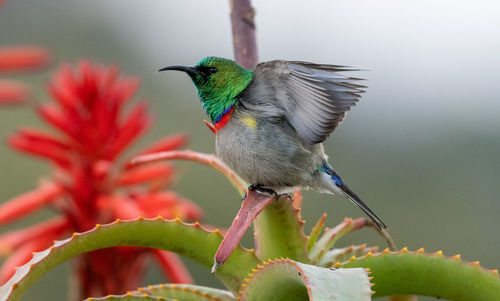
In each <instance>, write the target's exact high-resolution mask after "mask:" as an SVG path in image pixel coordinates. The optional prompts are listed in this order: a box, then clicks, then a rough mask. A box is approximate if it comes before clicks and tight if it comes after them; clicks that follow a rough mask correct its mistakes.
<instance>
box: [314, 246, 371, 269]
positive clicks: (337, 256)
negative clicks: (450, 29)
mask: <svg viewBox="0 0 500 301" xmlns="http://www.w3.org/2000/svg"><path fill="white" fill-rule="evenodd" d="M376 251H377V247H371V248H367V247H366V244H362V245H359V246H353V245H352V246H349V247H346V248H341V249H332V250H330V251H328V252H326V254H325V256H323V258H321V261H320V262H319V264H318V265H319V266H321V267H331V266H332V265H333V264H335V263H336V262H337V261H338V262H344V261H347V260H349V259H350V258H351V257H353V256H354V257H361V256H363V255H365V254H366V253H368V252H371V253H375V252H376Z"/></svg>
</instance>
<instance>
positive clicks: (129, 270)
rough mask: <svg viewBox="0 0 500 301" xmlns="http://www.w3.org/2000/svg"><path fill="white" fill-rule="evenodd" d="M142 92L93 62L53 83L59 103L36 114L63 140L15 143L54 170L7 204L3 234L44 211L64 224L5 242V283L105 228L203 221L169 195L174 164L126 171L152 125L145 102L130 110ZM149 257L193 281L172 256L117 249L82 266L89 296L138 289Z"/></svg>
mask: <svg viewBox="0 0 500 301" xmlns="http://www.w3.org/2000/svg"><path fill="white" fill-rule="evenodd" d="M0 57H1V56H0ZM0 68H1V60H0ZM138 86H139V81H138V79H137V78H128V77H121V76H119V70H118V68H117V67H102V66H97V65H95V64H91V63H90V62H86V61H83V62H80V63H79V65H78V67H77V68H76V69H72V68H71V67H70V66H69V65H63V66H62V67H61V68H60V69H59V70H58V71H57V72H56V74H55V75H54V77H53V79H52V81H51V82H50V83H49V84H48V91H49V94H50V95H51V97H52V98H53V100H54V101H53V102H48V103H45V104H42V105H40V106H38V107H37V114H38V115H39V116H40V117H41V118H42V119H43V120H44V121H45V122H47V123H48V124H49V125H51V126H52V127H53V128H54V129H55V132H54V133H49V132H45V131H41V130H37V129H21V130H19V131H18V132H17V133H16V134H14V135H12V136H11V137H10V138H9V139H8V143H9V145H10V146H11V147H13V148H14V149H16V150H18V151H21V152H24V153H27V154H29V155H34V156H36V157H39V158H41V159H43V160H46V161H49V162H50V163H51V164H52V165H53V167H54V168H53V173H52V175H50V176H48V177H46V178H45V179H43V180H41V182H40V185H39V186H38V188H36V189H35V190H33V191H31V192H27V193H25V194H23V195H20V196H18V197H15V198H13V199H11V200H8V201H7V202H5V203H3V204H2V205H0V226H1V225H4V224H6V223H8V222H11V221H15V220H18V219H20V218H22V217H24V216H26V215H28V214H30V213H33V212H35V211H37V210H39V209H40V208H43V207H51V208H53V209H55V210H56V211H57V212H58V216H57V217H55V218H52V219H50V220H48V221H45V222H42V223H39V224H36V225H33V226H31V227H28V228H25V229H21V230H15V231H12V232H8V233H5V234H2V235H0V256H2V255H3V256H8V257H7V259H6V261H5V262H4V263H3V266H2V268H1V269H0V282H4V281H5V280H6V279H8V277H9V276H11V275H12V273H13V272H14V267H16V266H19V265H21V264H24V263H25V262H26V261H28V260H29V259H30V258H31V256H32V252H33V251H40V250H43V249H45V248H47V247H49V246H50V245H52V243H53V241H54V240H57V239H62V238H65V237H67V236H69V235H71V233H73V232H84V231H87V230H89V229H91V228H93V227H94V226H95V225H96V224H100V223H103V224H104V223H109V222H112V221H114V220H116V219H134V218H137V217H139V216H142V217H145V218H151V217H156V216H158V215H161V216H163V217H164V218H176V217H179V218H181V219H183V220H196V219H199V218H200V217H201V211H200V209H199V208H198V207H197V206H196V205H195V204H193V203H191V202H190V201H188V200H186V199H185V198H182V197H181V196H179V195H178V194H176V193H174V192H171V191H168V190H166V188H168V186H169V184H170V183H171V182H172V179H173V177H174V174H175V171H174V169H173V168H172V166H171V165H169V164H166V163H163V162H156V163H152V164H149V165H142V166H126V165H125V164H122V162H126V159H127V158H125V159H122V160H119V158H120V155H122V154H123V153H124V151H125V150H126V149H127V147H129V146H130V145H131V144H132V143H133V142H134V141H135V140H136V139H137V138H138V137H140V136H141V135H142V134H143V133H144V132H145V131H146V129H147V128H148V126H149V125H150V124H151V121H152V119H151V116H150V115H148V113H147V110H146V104H145V102H144V101H140V102H138V103H136V104H135V105H133V106H132V107H131V108H125V105H126V103H127V101H128V100H130V98H131V97H132V95H133V94H134V93H135V91H136V90H137V88H138ZM185 143H186V137H185V136H183V135H173V136H169V137H166V138H164V139H162V140H159V141H158V142H156V143H154V144H153V145H151V146H149V147H147V148H146V149H144V150H143V151H141V152H140V153H139V154H149V153H154V152H159V151H167V150H173V149H177V148H179V147H181V146H183V145H184V144H185ZM14 251H15V252H14ZM150 259H155V260H156V262H157V263H158V264H159V265H160V266H161V268H162V269H163V271H164V272H165V275H166V276H167V278H168V280H169V281H170V282H176V283H189V282H191V277H190V275H189V273H188V272H187V270H186V269H185V267H184V266H183V264H182V263H181V261H180V259H179V258H178V257H177V256H176V255H175V254H173V253H168V252H165V251H159V250H154V249H146V248H137V247H120V248H111V249H105V250H100V251H95V252H91V253H88V254H85V255H83V256H82V257H80V258H79V259H78V260H77V262H75V265H74V267H75V269H76V271H77V275H78V279H79V283H80V287H81V295H82V296H96V295H97V296H99V295H106V294H111V293H122V292H125V291H127V290H130V289H134V288H136V287H137V286H138V285H139V284H140V283H139V282H140V279H141V276H142V274H143V273H144V271H145V268H146V265H147V263H148V261H149V260H150ZM124 262H126V263H127V264H123V263H124Z"/></svg>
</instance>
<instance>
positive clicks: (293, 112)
mask: <svg viewBox="0 0 500 301" xmlns="http://www.w3.org/2000/svg"><path fill="white" fill-rule="evenodd" d="M257 69H261V70H262V71H264V72H263V73H267V75H270V73H272V74H273V75H274V76H273V77H275V78H274V79H273V81H272V82H273V83H274V84H278V85H279V86H280V87H279V88H280V90H281V89H282V90H281V91H284V92H283V94H282V95H281V97H276V100H277V101H278V102H279V105H280V106H281V107H282V109H283V110H284V114H285V116H286V118H287V119H288V122H289V123H290V124H291V125H292V126H293V127H294V128H295V130H296V131H297V133H298V134H299V136H300V137H302V139H304V140H305V141H306V142H308V143H310V144H316V143H320V142H323V141H325V140H326V138H328V136H330V134H331V133H332V132H333V131H334V130H335V128H337V126H338V125H339V124H340V123H341V122H342V120H343V119H344V116H345V113H346V112H347V111H349V109H350V108H351V107H352V106H354V105H355V104H356V102H357V101H358V99H359V98H360V97H361V95H360V94H361V93H363V92H364V91H363V90H362V89H363V88H365V86H362V85H359V84H355V83H354V82H355V81H357V80H359V79H358V78H353V77H348V76H345V75H343V74H341V72H344V71H355V70H356V69H351V68H349V67H343V66H337V65H319V64H313V63H307V62H296V61H271V62H266V63H262V64H259V65H258V66H257V67H256V71H257ZM266 69H267V70H266ZM276 77H277V79H278V80H276Z"/></svg>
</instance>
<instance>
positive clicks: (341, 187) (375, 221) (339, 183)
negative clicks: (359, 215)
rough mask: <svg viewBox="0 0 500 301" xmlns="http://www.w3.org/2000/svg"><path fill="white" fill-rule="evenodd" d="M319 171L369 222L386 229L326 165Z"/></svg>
mask: <svg viewBox="0 0 500 301" xmlns="http://www.w3.org/2000/svg"><path fill="white" fill-rule="evenodd" d="M320 170H321V171H323V172H325V173H326V174H327V175H329V176H330V177H331V178H332V180H333V181H334V183H335V185H336V186H337V187H338V188H340V190H342V191H343V192H344V193H345V194H346V195H347V196H348V197H349V199H350V200H351V201H352V202H353V203H354V204H356V205H357V206H358V207H359V208H360V209H361V210H363V212H364V213H365V214H366V215H368V216H369V217H370V218H371V220H372V221H373V222H374V223H375V224H376V225H377V226H378V227H379V228H381V229H387V226H386V225H385V224H384V222H383V221H382V220H381V219H380V218H379V217H378V216H377V215H376V214H375V213H374V212H373V211H372V210H371V209H370V208H368V206H367V205H366V204H365V203H364V202H363V201H362V200H361V199H360V198H359V197H358V195H357V194H355V193H354V192H353V191H352V190H351V189H350V188H349V187H347V185H345V184H344V182H343V181H342V179H341V178H340V177H339V175H337V173H336V172H335V171H334V170H333V169H332V168H331V167H330V165H329V164H328V163H325V164H324V165H323V166H321V167H320Z"/></svg>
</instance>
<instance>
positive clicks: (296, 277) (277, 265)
mask: <svg viewBox="0 0 500 301" xmlns="http://www.w3.org/2000/svg"><path fill="white" fill-rule="evenodd" d="M245 281H246V282H247V283H244V284H243V285H242V291H241V295H240V300H241V301H261V300H273V301H281V300H283V301H307V300H313V301H328V300H343V301H363V300H370V299H371V295H372V291H371V286H372V285H371V283H370V278H369V277H368V271H367V269H363V268H357V269H326V268H321V267H317V266H313V265H308V264H304V263H299V262H296V261H292V260H289V259H278V260H275V261H269V262H266V263H264V266H259V268H258V269H257V270H256V271H255V272H254V273H253V274H250V278H248V279H247V280H245Z"/></svg>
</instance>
